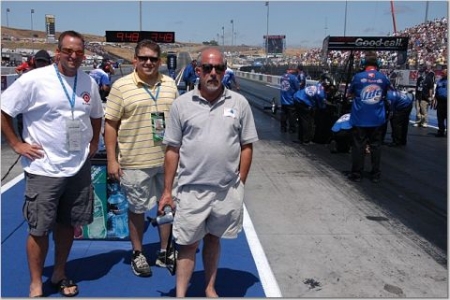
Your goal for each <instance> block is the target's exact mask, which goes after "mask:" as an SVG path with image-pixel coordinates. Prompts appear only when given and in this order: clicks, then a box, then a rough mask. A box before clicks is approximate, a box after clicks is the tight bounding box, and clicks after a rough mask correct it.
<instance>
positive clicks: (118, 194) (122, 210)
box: [107, 183, 129, 239]
mask: <svg viewBox="0 0 450 300" xmlns="http://www.w3.org/2000/svg"><path fill="white" fill-rule="evenodd" d="M108 188H109V190H110V196H109V198H108V204H109V212H108V221H107V224H108V236H109V237H115V238H119V239H123V238H126V237H127V236H128V235H129V230H128V201H127V198H126V197H125V195H124V194H123V193H122V191H121V190H120V186H119V184H118V183H112V184H110V185H109V187H108Z"/></svg>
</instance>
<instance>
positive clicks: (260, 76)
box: [234, 71, 318, 86]
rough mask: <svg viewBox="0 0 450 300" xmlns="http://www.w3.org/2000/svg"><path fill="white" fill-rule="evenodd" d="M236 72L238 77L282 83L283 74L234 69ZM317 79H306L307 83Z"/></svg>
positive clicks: (277, 84)
mask: <svg viewBox="0 0 450 300" xmlns="http://www.w3.org/2000/svg"><path fill="white" fill-rule="evenodd" d="M234 74H235V75H236V76H237V77H240V78H245V79H249V80H253V81H258V82H264V83H267V84H270V85H276V86H279V85H280V78H281V76H277V75H268V74H262V73H253V72H243V71H234ZM317 82H318V81H317V80H306V85H313V84H316V83H317Z"/></svg>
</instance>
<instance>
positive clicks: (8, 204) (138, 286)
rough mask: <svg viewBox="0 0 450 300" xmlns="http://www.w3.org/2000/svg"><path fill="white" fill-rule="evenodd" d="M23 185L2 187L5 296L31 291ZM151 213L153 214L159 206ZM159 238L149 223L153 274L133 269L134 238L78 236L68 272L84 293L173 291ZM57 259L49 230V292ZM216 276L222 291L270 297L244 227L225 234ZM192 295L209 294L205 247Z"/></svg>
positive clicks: (157, 293) (224, 294)
mask: <svg viewBox="0 0 450 300" xmlns="http://www.w3.org/2000/svg"><path fill="white" fill-rule="evenodd" d="M24 186H25V184H24V181H23V180H21V181H19V182H18V183H17V184H16V185H14V186H13V187H12V188H10V189H8V190H7V191H6V192H4V193H2V203H1V217H2V219H1V224H2V245H1V252H2V253H1V259H2V262H1V272H2V274H1V276H2V277H1V297H28V290H29V272H28V265H27V258H26V252H25V243H26V238H27V224H26V223H25V222H24V220H23V216H22V204H23V191H24ZM148 215H149V216H154V215H155V211H154V210H153V211H150V212H149V213H148ZM147 225H148V224H147ZM158 240H159V238H158V232H157V230H156V228H154V227H152V226H147V228H146V231H145V234H144V253H145V254H146V256H147V257H148V259H149V262H151V265H152V271H153V275H152V277H148V278H141V277H137V276H135V275H134V274H133V273H132V271H131V267H130V263H131V261H130V258H131V245H130V242H129V241H118V240H116V241H111V240H75V241H74V244H73V247H72V251H71V254H70V256H69V260H68V263H67V268H66V270H67V276H68V277H70V278H71V279H73V280H74V281H75V282H77V284H78V286H79V289H80V294H79V297H89V298H91V297H129V298H134V297H148V298H153V297H174V296H175V276H172V275H171V274H170V273H169V271H168V270H167V269H165V268H159V267H156V266H154V261H155V260H156V252H157V250H158V249H159V242H158ZM53 264H54V244H53V240H52V236H50V247H49V252H48V255H47V258H46V262H45V267H44V272H43V280H44V296H46V297H60V295H59V293H58V291H57V290H56V289H54V288H53V287H52V286H51V284H50V276H51V274H52V270H53ZM216 282H217V283H216V288H217V292H218V294H219V295H220V296H221V297H265V294H264V290H263V287H262V284H261V281H260V278H259V275H258V271H257V268H256V265H255V262H254V259H253V257H252V254H251V252H250V248H249V245H248V243H247V240H246V238H245V233H244V232H242V233H241V234H240V235H239V237H238V238H237V239H233V240H227V239H223V240H222V251H221V259H220V262H219V269H218V273H217V281H216ZM187 296H190V297H204V296H205V294H204V271H203V265H202V260H201V248H200V251H198V252H197V263H196V268H195V270H194V273H193V276H192V280H191V286H190V288H189V290H188V294H187Z"/></svg>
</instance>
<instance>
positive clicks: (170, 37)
mask: <svg viewBox="0 0 450 300" xmlns="http://www.w3.org/2000/svg"><path fill="white" fill-rule="evenodd" d="M150 39H151V40H152V41H155V42H157V43H174V42H175V36H174V33H173V32H151V34H150Z"/></svg>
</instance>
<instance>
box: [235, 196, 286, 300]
mask: <svg viewBox="0 0 450 300" xmlns="http://www.w3.org/2000/svg"><path fill="white" fill-rule="evenodd" d="M243 226H244V230H245V236H246V237H247V242H248V245H249V247H250V251H251V252H252V255H253V259H254V260H255V264H256V268H257V269H258V274H259V278H260V279H261V284H262V287H263V289H264V293H265V294H266V297H269V298H271V297H282V295H281V291H280V287H279V286H278V283H277V281H276V279H275V276H274V275H273V273H272V269H271V268H270V265H269V262H268V260H267V257H266V254H265V253H264V250H263V248H262V246H261V243H260V242H259V239H258V236H257V235H256V231H255V228H254V227H253V223H252V220H251V219H250V215H249V214H248V212H247V208H246V207H245V204H244V222H243Z"/></svg>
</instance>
